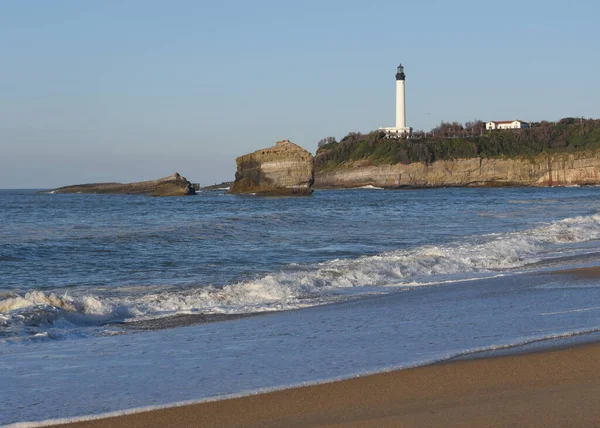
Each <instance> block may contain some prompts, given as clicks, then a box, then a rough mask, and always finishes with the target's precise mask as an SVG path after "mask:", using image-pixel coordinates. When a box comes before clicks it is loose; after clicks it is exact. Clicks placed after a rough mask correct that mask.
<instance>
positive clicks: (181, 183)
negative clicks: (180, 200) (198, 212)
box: [52, 173, 196, 196]
mask: <svg viewBox="0 0 600 428" xmlns="http://www.w3.org/2000/svg"><path fill="white" fill-rule="evenodd" d="M52 192H53V193H103V194H147V195H152V196H184V195H194V194H195V193H196V190H195V188H194V185H193V184H192V183H190V182H189V181H187V180H186V178H185V177H182V176H181V175H179V174H178V173H175V174H173V175H170V176H168V177H163V178H159V179H158V180H150V181H140V182H137V183H126V184H122V183H94V184H77V185H74V186H66V187H59V188H58V189H54V190H53V191H52Z"/></svg>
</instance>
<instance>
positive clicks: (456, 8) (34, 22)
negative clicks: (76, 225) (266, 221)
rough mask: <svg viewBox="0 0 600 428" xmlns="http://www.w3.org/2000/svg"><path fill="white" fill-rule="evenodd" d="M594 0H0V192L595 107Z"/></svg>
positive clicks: (224, 163) (210, 167) (210, 170)
mask: <svg viewBox="0 0 600 428" xmlns="http://www.w3.org/2000/svg"><path fill="white" fill-rule="evenodd" d="M599 16H600V2H597V1H592V0H589V1H585V2H584V1H576V0H573V1H571V2H564V1H560V2H559V1H553V0H550V1H541V0H540V1H527V0H522V1H511V0H507V1H503V2H482V1H471V0H456V1H453V2H449V1H428V0H419V1H398V0H396V1H376V0H372V1H368V2H365V1H351V0H345V1H326V0H320V1H293V2H287V1H282V0H279V1H260V0H256V1H220V2H217V1H210V2H208V1H202V0H200V1H198V0H196V1H191V0H190V1H187V0H186V1H183V0H182V1H151V0H140V1H133V0H132V1H116V0H115V1H112V0H103V1H96V2H92V1H81V0H73V1H61V0H54V1H26V0H14V1H10V0H7V1H3V2H2V3H0V149H1V150H0V188H15V187H29V188H32V187H33V188H39V187H55V186H60V185H67V184H73V183H83V182H98V181H113V180H114V181H137V180H143V179H151V178H157V177H159V176H165V175H169V174H171V173H173V172H174V171H178V172H180V173H181V174H183V175H185V176H186V177H188V179H190V180H191V181H194V182H200V183H201V184H203V185H204V184H211V183H214V182H219V181H222V180H231V179H232V178H233V175H234V172H235V160H234V159H235V157H236V156H239V155H241V154H244V153H247V152H250V151H253V150H256V149H259V148H262V147H266V146H269V145H271V144H273V143H274V142H275V141H276V140H279V139H284V138H289V139H290V140H292V141H294V142H296V143H297V144H300V145H301V146H303V147H305V148H307V149H309V150H311V151H313V152H314V151H315V149H316V144H317V141H318V140H319V139H320V138H322V137H326V136H330V135H332V136H335V137H337V138H338V139H339V138H341V137H342V136H344V135H345V134H347V133H348V132H350V131H369V130H372V129H375V128H377V127H379V126H393V124H394V88H395V86H394V85H395V81H394V73H395V68H396V66H397V64H398V63H399V62H402V63H403V64H404V66H405V68H406V75H407V78H406V79H407V80H406V91H407V95H406V98H407V122H408V125H409V126H412V127H414V128H415V129H430V128H432V127H433V126H435V125H436V124H438V123H439V122H440V121H442V120H446V121H453V120H458V121H461V122H464V121H467V120H471V119H482V120H492V119H498V120H501V119H513V118H519V119H523V120H541V119H547V120H557V119H560V118H561V117H565V116H584V117H599V116H600V112H599V110H600V103H599V100H600V80H599V79H598V74H599V72H600V55H598V42H599V41H600V25H598V17H599Z"/></svg>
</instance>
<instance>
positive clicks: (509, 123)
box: [485, 120, 531, 131]
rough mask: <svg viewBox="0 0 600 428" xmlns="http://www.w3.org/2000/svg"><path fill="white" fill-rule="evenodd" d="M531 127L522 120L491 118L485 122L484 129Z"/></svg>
mask: <svg viewBox="0 0 600 428" xmlns="http://www.w3.org/2000/svg"><path fill="white" fill-rule="evenodd" d="M523 128H531V125H530V124H529V123H527V122H523V121H522V120H493V121H491V122H487V123H486V124H485V129H487V130H488V131H493V130H495V129H523Z"/></svg>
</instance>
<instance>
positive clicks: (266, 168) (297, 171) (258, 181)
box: [229, 140, 314, 196]
mask: <svg viewBox="0 0 600 428" xmlns="http://www.w3.org/2000/svg"><path fill="white" fill-rule="evenodd" d="M236 163H237V172H236V173H235V182H234V183H233V186H232V187H231V189H230V190H229V193H233V194H256V195H261V196H305V195H310V194H312V188H311V187H312V184H313V181H314V162H313V157H312V155H311V154H310V153H309V152H308V151H306V150H304V149H303V148H302V147H300V146H298V145H296V144H294V143H292V142H290V141H288V140H282V141H278V142H277V143H276V144H275V146H273V147H269V148H266V149H261V150H257V151H255V152H254V153H250V154H247V155H244V156H240V157H238V158H237V159H236Z"/></svg>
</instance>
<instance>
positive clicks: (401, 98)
mask: <svg viewBox="0 0 600 428" xmlns="http://www.w3.org/2000/svg"><path fill="white" fill-rule="evenodd" d="M405 79H406V75H405V74H404V67H402V64H400V65H399V66H398V72H397V73H396V128H398V129H404V128H406V93H405V92H404V80H405Z"/></svg>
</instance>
